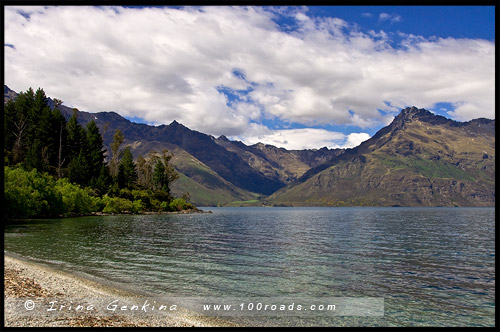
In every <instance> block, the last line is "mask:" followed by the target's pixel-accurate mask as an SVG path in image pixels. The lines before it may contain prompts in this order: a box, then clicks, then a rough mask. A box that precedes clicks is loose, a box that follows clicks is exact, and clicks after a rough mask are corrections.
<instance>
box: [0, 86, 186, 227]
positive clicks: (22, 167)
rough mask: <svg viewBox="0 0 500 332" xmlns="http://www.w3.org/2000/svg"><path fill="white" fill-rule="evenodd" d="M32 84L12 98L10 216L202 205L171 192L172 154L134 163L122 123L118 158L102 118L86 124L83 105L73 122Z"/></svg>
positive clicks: (7, 151)
mask: <svg viewBox="0 0 500 332" xmlns="http://www.w3.org/2000/svg"><path fill="white" fill-rule="evenodd" d="M48 101H49V100H48V98H47V97H46V96H45V93H44V91H43V90H42V89H38V90H37V91H36V92H34V91H33V90H32V89H31V88H30V89H29V90H27V91H26V92H23V93H20V94H19V95H18V97H17V98H16V99H15V100H11V101H9V102H7V103H6V104H5V112H4V143H5V144H4V155H5V158H4V164H5V165H4V166H5V168H4V178H5V183H4V184H5V195H4V196H5V197H4V206H5V209H4V217H6V218H33V217H48V216H58V215H61V216H66V215H73V214H89V213H94V212H103V213H124V212H125V213H140V212H145V211H157V212H161V211H179V210H183V209H191V208H194V206H193V205H191V204H189V203H187V202H186V201H185V199H183V198H181V199H174V198H173V197H171V195H170V184H171V183H172V182H173V181H174V180H175V179H177V177H178V175H177V173H176V171H175V170H174V168H173V166H172V165H170V163H169V161H170V159H171V158H172V155H167V153H166V152H167V151H164V152H163V155H161V156H158V155H157V154H156V153H155V152H152V153H151V154H150V156H149V157H148V159H147V160H146V159H144V158H143V157H142V156H140V157H139V158H138V159H137V164H136V162H134V159H133V156H132V153H131V151H130V148H129V147H126V148H125V149H124V150H120V146H121V144H122V143H123V141H124V139H125V138H124V135H123V133H122V132H121V131H120V130H116V132H115V135H114V141H113V144H112V145H111V148H112V156H111V160H110V165H108V164H107V161H106V151H105V150H104V145H103V139H102V136H101V133H100V132H99V128H98V127H97V125H96V123H95V122H94V121H91V122H90V123H88V125H87V126H86V127H85V128H84V127H82V126H81V125H80V124H79V123H78V119H77V116H78V110H77V109H74V113H73V115H72V116H71V118H70V119H69V121H67V122H66V119H65V118H64V116H62V114H61V112H60V111H59V110H58V109H57V107H58V106H60V105H61V104H62V101H60V100H54V105H55V107H54V108H53V109H52V108H51V107H50V106H49V103H48Z"/></svg>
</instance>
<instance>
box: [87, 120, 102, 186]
mask: <svg viewBox="0 0 500 332" xmlns="http://www.w3.org/2000/svg"><path fill="white" fill-rule="evenodd" d="M87 142H88V163H89V177H90V180H91V182H92V181H95V180H96V179H97V178H98V177H99V175H100V173H101V171H102V166H103V164H104V152H105V150H103V147H104V144H103V141H102V136H101V134H100V133H99V128H97V125H96V123H95V121H94V120H92V121H90V122H89V124H88V125H87Z"/></svg>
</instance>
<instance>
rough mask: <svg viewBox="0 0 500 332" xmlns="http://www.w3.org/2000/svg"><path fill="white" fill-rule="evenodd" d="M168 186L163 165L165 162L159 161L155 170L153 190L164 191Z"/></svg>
mask: <svg viewBox="0 0 500 332" xmlns="http://www.w3.org/2000/svg"><path fill="white" fill-rule="evenodd" d="M167 184H168V183H167V177H166V174H165V166H164V165H163V162H162V161H161V160H160V159H158V160H157V161H156V164H155V167H154V170H153V188H154V189H157V190H164V188H165V186H166V185H167Z"/></svg>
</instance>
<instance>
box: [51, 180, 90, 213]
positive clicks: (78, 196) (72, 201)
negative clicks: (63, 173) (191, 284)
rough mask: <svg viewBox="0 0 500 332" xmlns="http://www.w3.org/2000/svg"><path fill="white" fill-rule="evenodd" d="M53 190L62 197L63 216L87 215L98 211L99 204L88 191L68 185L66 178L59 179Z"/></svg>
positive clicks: (77, 186) (71, 184) (74, 185)
mask: <svg viewBox="0 0 500 332" xmlns="http://www.w3.org/2000/svg"><path fill="white" fill-rule="evenodd" d="M55 189H56V190H57V191H58V192H59V193H60V194H61V195H62V201H63V205H64V214H66V215H67V214H70V213H89V212H95V211H98V210H99V205H100V202H98V198H97V197H92V196H91V195H90V193H89V190H88V189H84V188H81V187H80V186H79V185H76V184H73V183H70V182H69V180H68V179H67V178H63V179H59V180H57V182H56V185H55Z"/></svg>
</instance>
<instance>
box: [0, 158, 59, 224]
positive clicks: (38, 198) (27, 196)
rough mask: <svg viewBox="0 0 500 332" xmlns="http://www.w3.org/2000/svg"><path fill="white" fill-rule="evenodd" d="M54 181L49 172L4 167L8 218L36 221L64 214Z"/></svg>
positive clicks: (6, 213) (5, 211) (6, 215)
mask: <svg viewBox="0 0 500 332" xmlns="http://www.w3.org/2000/svg"><path fill="white" fill-rule="evenodd" d="M54 187H55V181H54V178H53V177H52V176H50V175H48V174H47V173H38V172H37V170H36V169H33V170H31V171H30V172H28V171H25V170H23V169H21V168H14V169H12V168H10V167H8V166H6V167H5V168H4V195H5V196H4V198H5V201H4V203H5V205H4V207H5V210H4V216H5V217H6V218H32V217H40V216H51V215H57V214H60V213H62V212H63V211H64V208H63V202H62V201H63V200H62V197H61V194H60V193H58V192H57V191H56V190H55V188H54Z"/></svg>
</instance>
